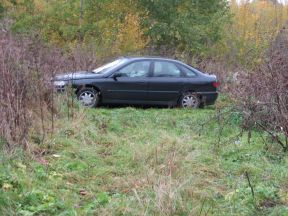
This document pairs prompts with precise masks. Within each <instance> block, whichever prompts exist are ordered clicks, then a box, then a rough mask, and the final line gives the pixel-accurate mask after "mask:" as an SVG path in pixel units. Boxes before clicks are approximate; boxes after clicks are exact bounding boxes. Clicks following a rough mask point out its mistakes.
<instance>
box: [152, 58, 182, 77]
mask: <svg viewBox="0 0 288 216" xmlns="http://www.w3.org/2000/svg"><path fill="white" fill-rule="evenodd" d="M154 77H181V71H180V70H179V68H178V67H177V66H176V65H175V64H174V63H171V62H165V61H155V63H154Z"/></svg>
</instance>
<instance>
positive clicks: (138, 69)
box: [118, 61, 150, 77]
mask: <svg viewBox="0 0 288 216" xmlns="http://www.w3.org/2000/svg"><path fill="white" fill-rule="evenodd" d="M149 68H150V62H149V61H138V62H134V63H131V64H129V65H128V66H126V67H124V68H122V69H121V70H119V71H118V72H119V73H120V74H121V77H148V75H149Z"/></svg>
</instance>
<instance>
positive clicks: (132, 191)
mask: <svg viewBox="0 0 288 216" xmlns="http://www.w3.org/2000/svg"><path fill="white" fill-rule="evenodd" d="M214 115H215V110H214V109H213V108H207V109H201V110H182V109H139V108H101V109H90V110H80V111H79V112H78V113H77V115H76V116H75V117H74V119H72V120H71V119H70V120H68V119H66V118H64V117H63V119H61V120H59V121H58V122H57V126H56V127H57V128H58V130H57V132H56V133H55V135H54V136H53V137H51V138H49V139H46V142H45V143H44V144H43V145H40V146H39V148H41V149H45V150H46V154H44V155H43V156H37V155H36V156H35V155H34V156H33V154H28V153H25V152H23V151H20V150H19V151H18V152H15V153H13V154H4V152H2V153H1V155H0V160H1V164H0V170H1V173H0V188H1V189H0V190H1V193H0V212H2V214H1V215H183V216H184V215H288V158H287V155H286V156H285V155H283V154H282V153H281V151H280V149H279V148H278V146H277V144H273V143H266V144H265V143H264V141H265V140H263V139H262V138H261V136H265V135H263V134H260V133H258V132H257V131H253V133H252V134H253V136H252V140H251V142H250V144H249V143H248V142H247V140H248V139H247V135H246V133H244V134H242V135H241V136H238V135H239V134H241V129H240V128H239V126H238V125H239V122H240V121H241V116H239V115H238V114H237V113H234V114H232V115H230V114H229V115H228V114H225V115H223V117H222V119H220V121H221V122H222V123H223V125H225V126H224V127H223V126H222V124H219V123H218V121H216V118H213V116H214ZM224 123H225V124H224ZM219 134H220V135H219ZM245 172H248V174H249V177H250V180H251V184H252V186H253V189H254V192H255V197H254V198H253V196H252V194H251V189H250V187H249V184H248V181H247V178H246V176H245Z"/></svg>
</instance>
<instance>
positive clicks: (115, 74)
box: [112, 73, 122, 81]
mask: <svg viewBox="0 0 288 216" xmlns="http://www.w3.org/2000/svg"><path fill="white" fill-rule="evenodd" d="M121 76H122V74H121V73H114V74H113V76H112V78H113V79H114V80H115V81H117V78H119V77H121Z"/></svg>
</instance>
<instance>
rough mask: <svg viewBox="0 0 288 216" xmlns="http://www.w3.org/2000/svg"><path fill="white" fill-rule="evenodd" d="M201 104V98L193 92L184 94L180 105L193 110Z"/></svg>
mask: <svg viewBox="0 0 288 216" xmlns="http://www.w3.org/2000/svg"><path fill="white" fill-rule="evenodd" d="M200 104H201V103H200V99H199V97H198V96H197V95H196V94H193V93H191V92H187V93H184V94H183V96H182V97H181V99H180V103H179V105H180V106H181V107H182V108H192V109H196V108H198V107H199V106H200Z"/></svg>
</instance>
